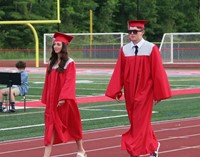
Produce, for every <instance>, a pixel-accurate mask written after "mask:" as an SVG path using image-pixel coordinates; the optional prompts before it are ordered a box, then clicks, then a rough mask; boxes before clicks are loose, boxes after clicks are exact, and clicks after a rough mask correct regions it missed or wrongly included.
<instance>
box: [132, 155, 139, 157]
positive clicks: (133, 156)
mask: <svg viewBox="0 0 200 157" xmlns="http://www.w3.org/2000/svg"><path fill="white" fill-rule="evenodd" d="M131 157H139V156H135V155H131Z"/></svg>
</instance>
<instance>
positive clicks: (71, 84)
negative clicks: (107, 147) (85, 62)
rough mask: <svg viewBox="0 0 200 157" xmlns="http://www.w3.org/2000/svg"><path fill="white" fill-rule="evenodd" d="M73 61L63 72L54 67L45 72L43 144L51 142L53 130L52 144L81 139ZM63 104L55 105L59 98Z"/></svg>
mask: <svg viewBox="0 0 200 157" xmlns="http://www.w3.org/2000/svg"><path fill="white" fill-rule="evenodd" d="M75 80H76V73H75V63H74V62H71V63H69V64H68V66H67V69H65V70H64V73H58V72H56V70H55V69H53V70H52V71H51V73H50V74H46V78H45V84H44V89H43V94H42V100H41V101H42V103H44V104H46V109H45V136H44V144H45V145H49V144H50V143H51V137H52V133H53V131H55V138H54V144H58V143H62V142H68V141H71V140H80V139H82V125H81V118H80V113H79V110H78V106H77V103H76V98H75ZM63 99H64V100H65V104H64V105H62V106H60V107H57V104H58V101H59V100H63Z"/></svg>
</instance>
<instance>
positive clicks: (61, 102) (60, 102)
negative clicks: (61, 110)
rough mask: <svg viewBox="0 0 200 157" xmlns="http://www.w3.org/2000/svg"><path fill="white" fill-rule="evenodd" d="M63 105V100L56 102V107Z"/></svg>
mask: <svg viewBox="0 0 200 157" xmlns="http://www.w3.org/2000/svg"><path fill="white" fill-rule="evenodd" d="M64 103H65V100H60V101H58V105H57V107H59V106H62V105H63V104H64Z"/></svg>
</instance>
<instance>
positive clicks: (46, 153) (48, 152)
mask: <svg viewBox="0 0 200 157" xmlns="http://www.w3.org/2000/svg"><path fill="white" fill-rule="evenodd" d="M54 134H55V133H54V131H53V134H52V139H51V144H50V145H47V146H45V150H44V156H43V157H50V155H51V151H52V147H53V142H54Z"/></svg>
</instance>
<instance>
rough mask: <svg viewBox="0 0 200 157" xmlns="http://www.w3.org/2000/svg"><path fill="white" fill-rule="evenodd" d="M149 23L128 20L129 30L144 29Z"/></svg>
mask: <svg viewBox="0 0 200 157" xmlns="http://www.w3.org/2000/svg"><path fill="white" fill-rule="evenodd" d="M146 23H148V21H147V20H128V29H130V27H141V28H144V25H145V24H146Z"/></svg>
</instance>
